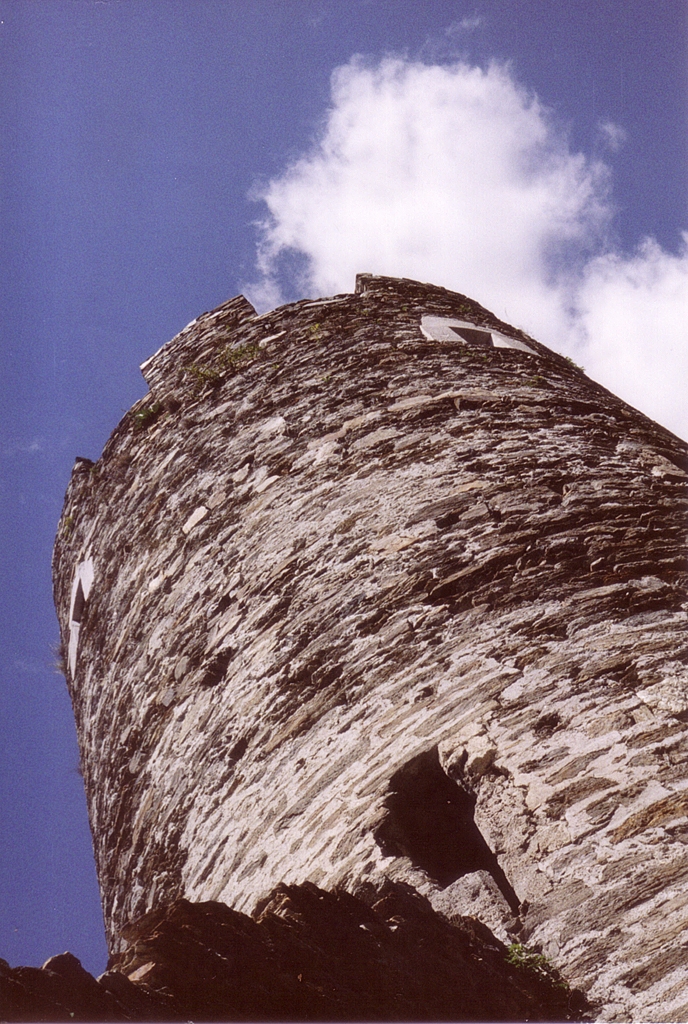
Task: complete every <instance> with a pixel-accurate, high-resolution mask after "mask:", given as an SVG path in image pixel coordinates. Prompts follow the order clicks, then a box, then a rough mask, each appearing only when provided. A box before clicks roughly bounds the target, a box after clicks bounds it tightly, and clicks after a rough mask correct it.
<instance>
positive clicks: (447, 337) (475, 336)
mask: <svg viewBox="0 0 688 1024" xmlns="http://www.w3.org/2000/svg"><path fill="white" fill-rule="evenodd" d="M420 329H421V331H422V333H423V334H424V335H425V337H426V338H428V340H429V341H463V342H464V344H467V345H479V346H481V347H485V348H512V349H518V350H519V351H520V352H528V353H529V354H530V355H537V353H536V352H535V351H534V350H533V349H532V348H530V346H529V345H526V344H525V342H523V341H517V340H516V339H515V338H508V337H507V336H506V335H505V334H501V333H500V332H499V331H493V330H487V328H485V327H480V326H478V324H472V323H470V321H468V320H454V319H452V318H451V317H446V316H424V317H423V318H422V319H421V323H420Z"/></svg>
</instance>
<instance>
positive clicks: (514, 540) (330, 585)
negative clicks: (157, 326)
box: [54, 275, 688, 1019]
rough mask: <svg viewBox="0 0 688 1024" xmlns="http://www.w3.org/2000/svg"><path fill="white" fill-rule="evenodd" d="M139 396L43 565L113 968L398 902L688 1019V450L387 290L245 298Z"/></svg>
mask: <svg viewBox="0 0 688 1024" xmlns="http://www.w3.org/2000/svg"><path fill="white" fill-rule="evenodd" d="M142 369H143V372H144V375H145V377H146V380H147V381H148V383H149V386H150V393H149V394H148V395H147V396H146V397H145V398H144V399H142V400H141V402H139V403H137V405H136V406H134V408H133V409H132V410H131V411H130V413H128V414H127V416H126V417H125V418H124V420H123V421H122V423H121V424H120V425H119V427H118V428H117V429H116V431H115V432H114V434H113V435H112V437H111V438H110V440H109V441H108V443H107V445H106V447H105V450H104V452H103V455H102V457H101V459H100V460H99V461H98V462H97V463H96V464H95V465H89V464H87V463H86V462H84V461H80V462H78V463H77V465H76V466H75V469H74V473H73V476H72V480H71V482H70V485H69V489H68V492H67V498H66V502H65V508H64V513H63V517H62V520H61V525H60V530H59V535H58V540H57V544H56V548H55V556H54V581H55V598H56V606H57V609H58V614H59V617H60V623H61V629H62V637H63V644H64V647H65V650H69V651H70V671H69V679H68V683H69V687H70V692H71V696H72V701H73V705H74V710H75V715H76V719H77V727H78V733H79V739H80V744H81V753H82V762H83V769H84V777H85V783H86V791H87V796H88V803H89V813H90V819H91V826H92V831H93V837H94V847H95V854H96V862H97V868H98V874H99V879H100V885H101V890H102V895H103V904H104V910H105V918H106V923H107V928H108V933H109V941H110V943H111V946H112V948H113V949H116V948H118V944H119V939H118V933H119V929H120V927H121V926H122V925H123V924H124V923H125V921H126V920H128V919H130V918H131V917H133V916H135V915H138V914H140V913H142V912H143V911H145V910H147V909H149V908H151V907H152V906H155V905H157V904H159V903H161V902H165V901H167V900H169V899H171V898H173V897H175V896H178V895H184V896H186V897H187V898H189V899H191V900H207V899H214V900H221V901H224V902H226V903H228V904H230V905H231V906H234V907H235V908H237V909H240V910H246V911H249V912H250V910H251V909H252V908H253V906H254V905H255V903H256V901H257V899H258V898H259V897H261V896H262V895H263V894H264V893H265V892H266V891H267V890H269V889H271V888H272V887H273V886H274V885H275V884H277V883H278V882H280V881H287V882H299V881H303V880H306V879H309V880H311V881H313V882H315V883H316V884H318V885H320V886H322V887H324V888H331V887H333V886H334V885H344V886H349V887H351V886H352V885H354V884H355V883H356V882H357V881H358V880H360V879H362V878H363V879H365V878H373V879H374V878H376V877H379V876H380V875H382V874H387V875H389V876H391V877H393V878H396V879H401V880H404V881H407V882H409V883H410V884H412V885H414V886H415V887H416V888H418V889H419V890H420V891H421V892H424V893H426V894H427V895H428V896H429V897H430V898H431V900H432V901H433V903H434V904H435V906H437V907H438V908H440V909H443V910H444V911H447V912H452V911H453V912H457V911H459V912H462V913H467V912H471V906H472V907H473V912H475V910H476V908H477V909H478V910H479V914H478V916H482V917H483V919H484V920H485V921H486V922H487V923H488V924H490V926H491V927H493V928H494V929H495V930H496V932H497V934H500V935H502V936H503V937H507V938H508V937H513V936H516V935H518V938H519V941H523V942H528V943H531V944H535V945H536V946H538V947H539V948H542V949H543V950H544V952H545V953H546V955H548V956H549V957H550V958H551V959H552V960H553V961H554V962H555V963H557V964H558V965H560V966H561V968H562V970H563V971H564V973H565V974H566V976H567V978H568V980H569V981H570V982H571V983H572V984H575V985H581V986H582V987H584V988H585V989H586V990H587V991H588V993H589V995H590V997H591V998H592V999H593V1000H595V999H598V1000H599V999H603V1000H604V1001H605V1003H606V1005H607V1010H606V1011H605V1012H606V1013H607V1014H609V1015H612V1016H613V1014H614V1013H620V1014H622V1015H623V1014H624V1013H635V1014H636V1015H637V1014H639V1013H640V1014H642V1012H643V1009H642V1008H643V1007H645V1008H646V1010H647V1007H653V1006H657V1005H659V1004H661V1005H662V1006H664V1007H666V1008H667V1010H666V1012H667V1013H672V1012H673V1013H677V1012H678V1011H679V1009H680V1006H681V1004H682V1003H684V1002H686V998H685V996H682V995H681V991H682V985H683V984H684V982H685V979H684V978H683V973H682V972H684V968H683V959H684V958H683V951H682V947H681V945H680V935H681V933H682V932H683V930H684V929H685V927H686V924H687V922H688V907H687V904H688V892H687V890H686V872H687V870H688V852H687V849H686V842H687V841H688V773H687V772H686V757H687V756H688V674H687V670H686V658H687V656H688V655H687V645H686V633H685V627H686V590H685V583H686V551H685V537H686V479H687V475H686V468H688V452H687V448H686V445H685V444H683V443H682V442H680V441H679V440H678V439H677V438H676V437H674V436H673V435H671V434H670V433H668V432H667V431H666V430H664V429H663V428H661V427H659V426H657V425H656V424H654V423H652V422H651V421H649V420H648V419H647V418H645V417H644V416H642V415H641V414H639V413H638V412H636V411H635V410H633V409H631V408H630V407H628V406H627V405H625V404H624V403H623V402H622V401H620V400H619V399H617V398H615V397H614V396H613V395H611V394H610V393H609V392H607V391H605V390H604V389H603V388H601V387H600V386H598V385H597V384H595V383H594V382H592V381H590V380H589V379H588V378H587V377H586V376H585V374H584V373H583V372H582V371H581V370H579V369H578V368H576V367H575V366H573V365H571V364H570V363H569V362H567V361H566V360H564V359H563V358H562V357H561V356H558V355H557V354H555V353H553V352H551V351H549V350H548V349H546V348H545V347H544V346H542V345H539V344H538V343H537V342H535V341H533V339H530V338H528V337H527V336H525V335H523V334H522V333H521V332H519V331H517V330H515V329H514V328H512V327H509V325H507V324H504V323H502V322H500V321H498V320H497V319H496V318H495V317H494V316H492V314H490V313H488V312H487V311H486V310H484V309H483V308H482V307H480V306H478V305H477V304H476V303H474V302H472V301H471V300H469V299H467V298H466V297H464V296H461V295H457V294H454V293H451V292H447V291H445V290H444V289H440V288H434V287H432V286H426V285H420V284H418V283H415V282H410V281H403V280H402V281H400V280H394V279H388V278H374V277H371V276H370V275H361V276H360V277H359V278H358V279H357V288H356V293H355V294H347V295H340V296H336V297H334V298H332V299H326V300H321V301H318V302H310V301H303V302H298V303H295V304H293V305H289V306H284V307H282V308H280V309H277V310H274V311H272V312H270V313H267V314H264V315H262V316H256V315H255V311H254V310H253V309H252V307H251V306H250V304H249V303H247V302H246V300H245V299H243V298H242V297H239V298H237V299H233V300H231V301H230V302H228V303H226V304H225V305H224V306H221V307H220V308H219V309H218V310H215V311H214V312H212V313H207V314H204V315H203V316H201V317H199V318H198V320H196V321H194V322H193V323H192V324H190V325H189V326H188V327H187V328H186V329H185V330H184V331H182V332H181V334H179V335H178V336H177V337H176V338H175V339H173V341H171V342H170V343H169V344H168V345H166V346H164V347H163V348H162V349H161V350H160V351H159V352H158V353H156V355H155V356H153V357H152V359H150V360H149V361H148V362H147V363H146V364H144V366H143V367H142ZM87 591H88V592H87ZM70 644H71V646H70ZM438 773H439V775H438ZM445 785H446V786H449V787H450V789H447V797H446V800H445V799H444V798H443V797H441V798H440V797H438V795H437V794H444V792H445V790H444V788H443V787H444V786H445ZM451 787H453V788H451ZM456 794H459V795H458V796H456ZM461 794H463V795H461ZM455 797H456V799H455ZM464 797H465V805H464V803H462V801H463V800H464ZM447 806H448V807H450V811H447V812H446V814H445V810H443V808H446V807H447ZM447 814H448V815H449V816H448V817H447ZM443 815H444V816H443ZM433 837H434V838H433ZM457 850H464V853H462V854H461V853H457V852H456V851H457ZM466 851H468V852H466ZM462 858H463V859H462ZM667 901H668V902H667ZM467 908H468V909H467ZM480 908H482V909H480ZM648 935H651V937H652V941H651V942H650V943H648V938H647V937H648ZM656 1019H667V1018H666V1017H664V1018H656ZM674 1019H678V1018H677V1017H675V1018H674Z"/></svg>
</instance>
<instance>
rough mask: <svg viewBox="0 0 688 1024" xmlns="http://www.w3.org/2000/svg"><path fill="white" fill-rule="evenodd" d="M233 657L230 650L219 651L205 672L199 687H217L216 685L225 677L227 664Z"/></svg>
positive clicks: (232, 652)
mask: <svg viewBox="0 0 688 1024" xmlns="http://www.w3.org/2000/svg"><path fill="white" fill-rule="evenodd" d="M233 657H234V651H232V650H231V649H227V650H225V651H221V652H220V653H219V654H218V655H216V656H215V657H214V658H213V660H212V661H211V662H210V664H209V665H208V667H207V669H206V671H205V675H204V676H203V678H202V680H201V686H205V687H210V686H217V684H218V683H220V682H222V680H223V679H224V677H225V672H226V671H227V668H228V666H229V663H230V661H231V660H232V658H233Z"/></svg>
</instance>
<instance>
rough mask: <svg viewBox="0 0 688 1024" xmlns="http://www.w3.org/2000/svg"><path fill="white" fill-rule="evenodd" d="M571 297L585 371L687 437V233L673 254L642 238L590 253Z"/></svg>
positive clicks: (652, 241)
mask: <svg viewBox="0 0 688 1024" xmlns="http://www.w3.org/2000/svg"><path fill="white" fill-rule="evenodd" d="M577 302H578V316H579V323H580V324H581V325H582V326H583V329H584V331H585V335H586V343H585V353H584V355H583V356H582V359H583V362H584V363H585V366H586V369H587V371H588V373H589V374H590V376H592V377H594V378H595V379H596V380H598V381H600V383H601V384H604V385H605V386H606V387H608V388H609V389H610V391H614V392H616V394H619V395H621V396H622V397H623V398H625V399H626V401H628V402H630V403H631V405H634V406H636V407H637V408H639V409H642V410H643V412H646V413H647V414H648V415H649V416H651V417H652V419H655V420H657V421H658V422H660V423H663V424H665V425H666V426H667V427H669V428H670V429H671V430H673V431H674V432H675V433H678V434H680V435H681V436H682V437H688V402H687V401H686V392H687V390H688V234H685V235H684V236H683V248H682V251H681V252H680V253H679V255H677V256H673V255H671V254H670V253H666V252H664V251H663V250H662V249H661V247H660V246H659V245H658V244H657V242H655V241H654V240H652V239H646V240H645V241H644V242H643V243H642V244H641V245H640V246H639V247H638V250H637V252H636V253H635V254H634V255H633V256H631V257H627V258H623V257H621V256H618V255H615V254H613V253H609V254H606V255H604V256H599V257H598V258H597V259H594V260H592V261H591V262H590V263H589V264H588V266H587V267H586V268H585V272H584V275H583V280H582V282H581V284H580V288H579V292H578V296H577Z"/></svg>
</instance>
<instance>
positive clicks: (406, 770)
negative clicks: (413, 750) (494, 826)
mask: <svg viewBox="0 0 688 1024" xmlns="http://www.w3.org/2000/svg"><path fill="white" fill-rule="evenodd" d="M384 804H385V808H386V811H387V813H386V815H385V817H384V818H383V820H382V822H381V823H380V825H379V826H378V828H377V829H376V831H375V840H376V842H377V844H378V846H379V847H380V849H381V850H382V852H383V853H384V854H385V856H388V857H408V858H409V859H410V860H411V861H413V863H414V864H415V865H416V867H419V868H421V869H422V870H423V871H425V872H426V874H428V875H429V876H430V878H432V879H433V881H435V882H437V884H438V885H440V886H442V888H444V889H446V887H447V886H448V885H451V883H452V882H455V881H456V879H457V878H460V877H461V876H462V875H466V874H469V873H470V872H472V871H480V870H483V871H488V872H489V873H490V874H491V875H492V877H493V878H494V880H495V883H496V884H497V886H498V887H499V890H500V892H501V893H502V895H503V896H504V898H505V900H506V901H507V903H508V904H509V907H510V908H511V910H512V912H513V913H514V914H517V913H518V909H519V900H518V897H517V895H516V893H515V892H514V889H513V887H512V886H511V884H510V882H509V880H508V879H507V877H506V875H505V874H504V872H503V870H502V868H501V867H500V866H499V863H498V861H497V858H496V857H495V855H494V853H493V852H492V850H491V849H490V847H489V846H488V845H487V843H486V842H485V839H484V838H483V836H482V834H481V832H480V830H479V828H478V826H477V825H476V823H475V821H474V818H473V814H474V810H475V797H474V796H473V795H472V794H471V793H468V792H467V791H466V790H465V789H463V788H462V787H461V786H459V785H457V783H456V782H453V781H452V780H451V779H450V778H449V777H448V776H447V775H446V774H445V773H444V771H443V770H442V766H441V765H440V760H439V754H438V751H437V747H434V748H433V749H432V750H427V751H425V752H424V753H423V754H419V755H418V756H417V757H414V758H412V759H411V760H410V761H408V762H407V763H406V764H405V765H403V766H402V767H401V768H400V769H399V770H398V771H397V772H395V773H394V775H393V776H392V778H391V779H390V782H389V791H388V794H387V796H386V798H385V802H384Z"/></svg>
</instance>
